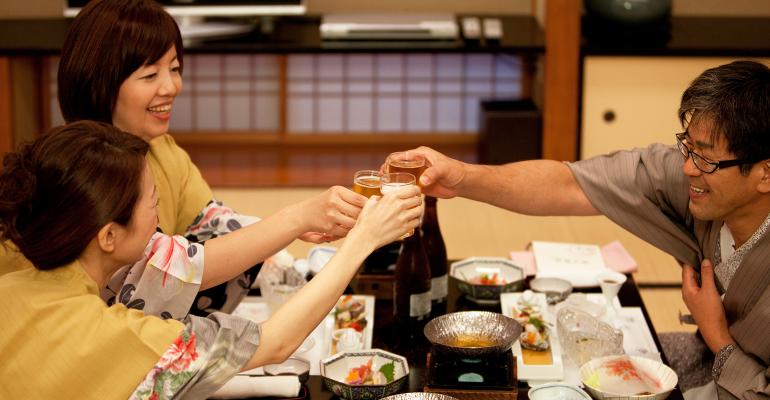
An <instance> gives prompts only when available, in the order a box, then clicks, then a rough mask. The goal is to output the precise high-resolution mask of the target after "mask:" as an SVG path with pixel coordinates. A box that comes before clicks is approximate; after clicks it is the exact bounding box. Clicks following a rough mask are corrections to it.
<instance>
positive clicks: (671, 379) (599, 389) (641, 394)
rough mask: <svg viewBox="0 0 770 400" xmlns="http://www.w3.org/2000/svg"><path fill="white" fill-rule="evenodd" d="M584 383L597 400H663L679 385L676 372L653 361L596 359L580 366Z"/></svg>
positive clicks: (618, 358)
mask: <svg viewBox="0 0 770 400" xmlns="http://www.w3.org/2000/svg"><path fill="white" fill-rule="evenodd" d="M580 381H581V382H582V383H583V386H585V388H586V390H588V392H589V393H590V394H591V396H593V397H594V398H595V399H616V398H624V399H634V400H635V399H645V400H663V399H665V398H666V397H668V395H669V394H671V391H672V390H674V387H675V386H676V384H677V382H678V378H677V376H676V373H675V372H674V370H672V369H671V368H669V367H668V366H666V365H665V364H663V363H661V362H659V361H655V360H651V359H649V358H644V357H638V356H629V355H618V356H606V357H599V358H594V359H592V360H591V361H588V362H587V363H585V364H583V366H582V367H580Z"/></svg>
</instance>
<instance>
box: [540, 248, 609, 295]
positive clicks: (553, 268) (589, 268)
mask: <svg viewBox="0 0 770 400" xmlns="http://www.w3.org/2000/svg"><path fill="white" fill-rule="evenodd" d="M532 254H533V255H534V258H535V263H536V264H537V275H536V277H538V278H561V279H566V280H568V281H570V283H572V286H574V287H591V286H597V285H598V282H597V281H596V275H598V274H600V273H602V272H606V271H608V270H609V269H608V268H607V266H606V265H605V264H604V258H603V257H602V252H601V249H600V248H599V246H597V245H593V244H578V243H560V242H543V241H533V242H532Z"/></svg>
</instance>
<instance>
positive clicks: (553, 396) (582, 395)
mask: <svg viewBox="0 0 770 400" xmlns="http://www.w3.org/2000/svg"><path fill="white" fill-rule="evenodd" d="M527 396H528V397H529V400H591V396H589V395H588V393H586V392H585V391H583V389H581V388H579V387H577V386H573V385H568V384H566V383H544V384H542V385H536V386H532V387H531V388H529V391H528V392H527Z"/></svg>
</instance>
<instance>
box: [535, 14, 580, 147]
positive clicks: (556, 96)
mask: <svg viewBox="0 0 770 400" xmlns="http://www.w3.org/2000/svg"><path fill="white" fill-rule="evenodd" d="M581 3H582V2H580V1H575V0H548V1H547V2H546V27H545V48H546V51H545V75H544V88H543V90H544V96H543V102H544V104H543V158H548V159H553V160H564V161H568V160H569V161H572V160H575V158H576V157H577V143H578V141H577V137H578V136H577V134H578V100H579V99H578V88H579V86H578V85H579V71H580V70H579V62H580V60H579V56H580V14H581Z"/></svg>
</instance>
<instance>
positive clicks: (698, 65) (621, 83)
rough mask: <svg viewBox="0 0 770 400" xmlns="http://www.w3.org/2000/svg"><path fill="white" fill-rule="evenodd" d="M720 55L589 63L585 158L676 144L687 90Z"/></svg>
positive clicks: (584, 119) (585, 73)
mask: <svg viewBox="0 0 770 400" xmlns="http://www.w3.org/2000/svg"><path fill="white" fill-rule="evenodd" d="M732 60H733V59H732V58H718V57H641V56H638V57H631V56H622V57H621V56H589V57H585V58H584V60H583V101H582V104H583V110H582V122H581V138H580V158H588V157H592V156H595V155H598V154H604V153H608V152H611V151H613V150H618V149H628V148H633V147H645V146H647V145H648V144H650V143H654V142H661V143H671V144H673V143H674V133H676V132H681V131H682V127H681V125H680V124H679V119H678V117H677V110H678V109H679V102H680V100H681V98H682V92H684V90H685V89H686V88H687V86H688V85H689V84H690V82H692V80H693V79H695V78H696V77H697V76H698V75H699V74H700V73H701V72H703V71H705V70H706V69H708V68H711V67H715V66H718V65H721V64H725V63H728V62H730V61H732Z"/></svg>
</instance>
